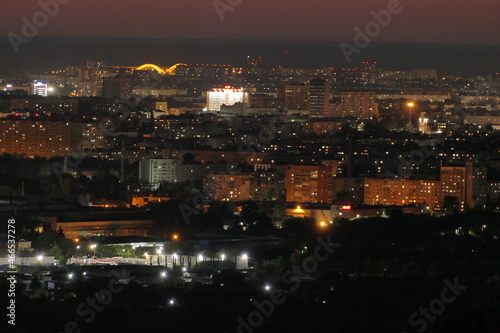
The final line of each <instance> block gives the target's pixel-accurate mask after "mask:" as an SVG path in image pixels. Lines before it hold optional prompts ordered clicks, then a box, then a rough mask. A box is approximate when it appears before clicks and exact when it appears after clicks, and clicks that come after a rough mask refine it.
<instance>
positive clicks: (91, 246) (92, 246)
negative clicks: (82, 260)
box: [90, 244, 97, 257]
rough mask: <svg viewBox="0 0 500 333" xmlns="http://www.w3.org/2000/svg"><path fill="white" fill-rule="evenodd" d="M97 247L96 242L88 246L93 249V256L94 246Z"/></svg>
mask: <svg viewBox="0 0 500 333" xmlns="http://www.w3.org/2000/svg"><path fill="white" fill-rule="evenodd" d="M96 247H97V244H92V245H90V248H91V249H93V250H94V257H95V248H96Z"/></svg>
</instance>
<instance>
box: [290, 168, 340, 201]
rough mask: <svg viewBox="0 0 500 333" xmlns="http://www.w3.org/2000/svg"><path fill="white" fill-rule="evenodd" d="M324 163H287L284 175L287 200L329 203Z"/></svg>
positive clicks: (328, 170) (327, 175)
mask: <svg viewBox="0 0 500 333" xmlns="http://www.w3.org/2000/svg"><path fill="white" fill-rule="evenodd" d="M330 171H331V167H330V166H326V165H288V166H287V170H286V176H285V189H286V201H287V202H311V203H330V202H331V199H330V195H329V191H328V187H329V186H328V178H329V175H330Z"/></svg>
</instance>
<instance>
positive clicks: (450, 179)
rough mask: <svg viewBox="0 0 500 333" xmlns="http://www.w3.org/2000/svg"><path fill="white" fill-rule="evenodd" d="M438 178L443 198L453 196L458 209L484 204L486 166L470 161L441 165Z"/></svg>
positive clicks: (485, 198) (485, 197)
mask: <svg viewBox="0 0 500 333" xmlns="http://www.w3.org/2000/svg"><path fill="white" fill-rule="evenodd" d="M440 179H441V184H442V185H441V186H442V196H443V198H444V197H455V198H456V199H457V202H458V204H459V209H460V210H465V209H469V208H474V207H476V206H484V205H485V204H486V200H487V180H486V168H483V167H478V166H475V165H474V164H473V163H472V162H466V163H465V166H443V167H441V172H440Z"/></svg>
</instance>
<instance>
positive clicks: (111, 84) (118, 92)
mask: <svg viewBox="0 0 500 333" xmlns="http://www.w3.org/2000/svg"><path fill="white" fill-rule="evenodd" d="M102 80H103V97H104V98H130V95H131V94H132V78H131V77H129V76H120V75H118V76H115V77H104V78H103V79H102Z"/></svg>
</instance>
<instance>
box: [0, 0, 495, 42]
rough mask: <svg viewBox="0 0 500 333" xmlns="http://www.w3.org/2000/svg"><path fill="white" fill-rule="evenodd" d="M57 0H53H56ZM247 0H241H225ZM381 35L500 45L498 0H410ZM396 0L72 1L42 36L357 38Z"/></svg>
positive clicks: (16, 10)
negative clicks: (225, 7) (222, 6)
mask: <svg viewBox="0 0 500 333" xmlns="http://www.w3.org/2000/svg"><path fill="white" fill-rule="evenodd" d="M38 1H39V0H23V1H8V2H4V3H3V4H2V12H3V15H2V21H1V22H0V29H1V33H2V34H4V35H6V34H8V33H9V32H15V33H18V34H20V32H21V27H22V21H21V18H22V17H23V16H26V17H28V18H30V19H31V18H32V17H33V14H35V13H36V12H37V11H39V10H40V6H39V4H38ZM48 1H51V0H48ZM220 1H223V2H225V3H226V1H232V2H233V3H238V2H240V1H239V0H220ZM401 3H402V6H403V11H402V13H401V14H399V15H396V16H394V17H393V20H392V22H391V24H390V25H389V26H388V27H387V28H385V29H383V31H382V33H381V34H380V35H379V36H377V37H376V38H375V39H374V41H376V42H386V41H389V42H431V43H443V42H445V43H461V44H462V43H463V44H469V43H471V44H500V34H498V30H499V24H500V23H499V20H498V13H499V12H500V2H499V1H498V0H481V1H480V2H478V1H476V0H459V1H457V0H439V1H437V0H412V1H408V0H403V1H402V2H401ZM387 4H388V0H370V1H367V0H343V1H337V0H314V1H305V0H272V1H269V0H266V1H264V0H243V1H241V4H240V5H238V6H236V7H235V8H233V10H232V11H231V12H230V11H227V12H225V13H224V20H223V21H221V20H220V19H219V16H218V15H217V12H216V10H215V9H214V2H213V0H175V1H172V0H141V1H137V0H105V1H103V0H85V1H83V0H71V1H69V3H68V4H66V5H61V8H60V12H59V13H58V14H57V15H56V16H55V17H54V18H51V19H50V21H49V23H48V25H47V26H45V27H43V28H41V29H40V32H39V36H89V37H93V36H96V37H97V36H100V37H140V38H142V37H151V38H202V39H212V38H217V39H286V40H330V41H339V40H352V38H353V35H354V31H353V28H354V27H356V26H360V27H364V25H365V24H366V23H367V22H369V21H370V20H371V19H372V18H371V16H370V11H372V10H376V11H378V10H381V9H384V8H386V7H387Z"/></svg>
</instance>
